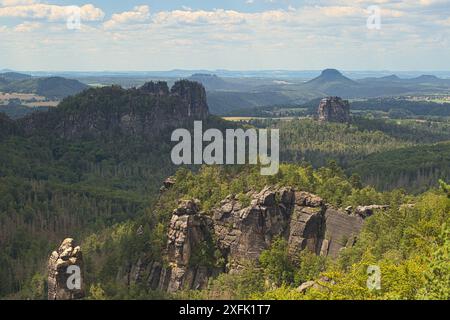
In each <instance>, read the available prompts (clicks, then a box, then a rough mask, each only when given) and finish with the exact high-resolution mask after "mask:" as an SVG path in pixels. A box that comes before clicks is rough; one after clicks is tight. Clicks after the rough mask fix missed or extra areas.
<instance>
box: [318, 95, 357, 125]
mask: <svg viewBox="0 0 450 320" xmlns="http://www.w3.org/2000/svg"><path fill="white" fill-rule="evenodd" d="M318 115H319V121H329V122H342V123H345V122H349V121H350V104H349V102H348V100H342V99H341V98H339V97H328V98H324V99H322V100H321V101H320V104H319V108H318Z"/></svg>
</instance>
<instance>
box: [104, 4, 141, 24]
mask: <svg viewBox="0 0 450 320" xmlns="http://www.w3.org/2000/svg"><path fill="white" fill-rule="evenodd" d="M149 18H150V8H149V6H146V5H143V6H136V7H134V9H133V10H132V11H125V12H122V13H115V14H113V15H112V17H111V19H110V20H108V21H106V22H105V23H104V24H103V26H104V27H105V28H106V29H114V28H118V27H121V26H124V25H127V24H134V23H142V22H145V21H147V20H148V19H149Z"/></svg>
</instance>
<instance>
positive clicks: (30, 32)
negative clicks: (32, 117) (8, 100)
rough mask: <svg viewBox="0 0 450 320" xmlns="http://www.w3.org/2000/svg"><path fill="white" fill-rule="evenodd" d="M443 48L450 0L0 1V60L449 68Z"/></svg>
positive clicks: (116, 65)
mask: <svg viewBox="0 0 450 320" xmlns="http://www.w3.org/2000/svg"><path fill="white" fill-rule="evenodd" d="M74 6H76V7H74ZM369 6H376V11H374V9H373V8H371V9H369ZM74 8H78V9H77V10H78V11H74ZM75 12H77V13H79V17H80V24H79V28H78V25H77V27H76V28H74V27H70V25H69V27H68V24H67V21H68V19H69V22H70V21H73V20H70V19H71V17H73V16H74V13H75ZM375 12H377V13H379V17H380V19H381V20H380V21H381V24H380V26H379V28H368V27H367V20H368V18H369V17H370V16H371V15H373V14H374V13H375ZM449 56H450V0H406V1H402V0H393V1H389V0H353V1H351V0H319V1H312V0H303V1H302V0H292V1H290V0H226V1H217V0H203V1H188V0H185V1H182V0H163V1H139V0H132V1H122V0H109V1H106V0H98V1H94V0H86V1H79V0H59V1H51V0H48V1H39V0H0V69H2V68H11V69H15V70H49V71H61V70H67V71H72V70H73V71H104V70H111V71H112V70H117V71H120V70H136V71H145V70H170V69H179V68H181V69H212V70H213V69H233V70H258V69H290V70H305V69H306V70H312V69H315V70H317V69H323V68H327V67H334V68H338V69H344V70H450V59H449V58H448V57H449Z"/></svg>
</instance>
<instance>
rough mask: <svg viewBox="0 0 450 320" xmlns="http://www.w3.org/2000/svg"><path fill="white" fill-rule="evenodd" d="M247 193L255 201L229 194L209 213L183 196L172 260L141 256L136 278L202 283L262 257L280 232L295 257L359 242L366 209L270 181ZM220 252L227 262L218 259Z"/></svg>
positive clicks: (174, 285) (164, 283) (171, 240)
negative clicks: (351, 209)
mask: <svg viewBox="0 0 450 320" xmlns="http://www.w3.org/2000/svg"><path fill="white" fill-rule="evenodd" d="M246 196H247V197H248V198H249V199H250V203H247V204H243V203H242V202H241V201H239V200H238V198H237V197H236V196H235V195H229V196H228V197H227V198H226V199H224V200H223V201H222V202H221V203H220V204H219V205H218V206H217V207H216V208H215V209H213V210H212V211H211V212H207V213H202V212H200V210H199V202H198V200H183V201H180V203H179V206H178V207H177V208H176V209H175V210H174V211H173V213H172V218H171V221H170V225H169V229H168V242H167V248H166V253H165V257H166V261H165V262H164V263H160V262H158V263H156V264H155V262H150V263H148V264H146V265H145V264H143V263H142V261H138V263H137V264H136V265H135V266H134V267H133V268H131V269H132V271H131V275H132V277H133V278H134V280H136V279H141V280H140V281H141V282H144V283H148V284H149V286H150V287H151V288H153V289H154V288H159V289H160V290H164V291H168V292H175V291H178V290H180V289H202V288H205V287H206V285H207V282H208V279H209V278H210V277H213V276H215V275H217V274H219V273H220V272H230V273H234V272H239V271H240V270H241V269H242V267H243V265H244V264H245V262H247V261H249V260H250V261H254V262H256V261H257V260H258V258H259V255H260V254H261V252H262V251H263V250H266V249H268V248H269V247H270V245H271V244H272V242H273V240H274V239H275V238H278V237H282V238H284V239H285V240H286V241H287V243H288V248H289V252H290V254H291V255H292V257H295V256H296V255H298V254H299V253H300V252H302V251H303V250H309V251H311V252H313V253H315V254H317V255H323V256H329V257H332V258H334V257H337V255H338V254H339V252H340V250H342V249H343V248H345V247H349V246H352V245H353V244H354V243H355V240H356V237H357V235H358V233H359V232H360V230H361V227H362V224H363V221H364V220H363V217H362V216H361V215H358V214H349V213H347V212H345V211H341V210H337V209H335V208H333V207H331V206H330V205H328V204H326V203H325V202H324V201H323V200H322V199H321V198H320V197H318V196H316V195H314V194H311V193H308V192H301V191H296V190H294V189H292V188H289V187H284V188H272V187H266V188H264V189H263V190H262V191H261V192H253V191H251V192H248V193H247V195H246ZM214 250H215V251H216V252H214ZM217 253H219V254H220V257H221V260H223V264H220V265H219V264H217V263H216V262H217V260H216V258H217V257H216V255H217ZM142 265H145V266H144V267H142ZM131 269H130V270H131ZM144 269H145V272H144V271H142V272H141V273H140V274H141V275H144V274H145V275H147V278H145V279H142V276H140V275H139V270H144ZM136 270H137V273H136Z"/></svg>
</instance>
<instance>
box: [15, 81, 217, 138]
mask: <svg viewBox="0 0 450 320" xmlns="http://www.w3.org/2000/svg"><path fill="white" fill-rule="evenodd" d="M208 114H209V111H208V104H207V101H206V92H205V89H204V87H203V86H202V85H201V84H199V83H197V82H191V81H187V80H181V81H177V82H176V83H175V84H174V85H173V87H172V88H171V89H170V90H169V88H168V86H167V83H165V82H156V83H154V82H149V83H146V84H144V85H143V86H142V87H141V88H139V89H135V88H132V89H123V88H121V87H119V86H111V87H103V88H91V89H89V90H86V91H83V92H82V93H80V94H78V95H76V96H74V97H69V98H67V99H65V100H63V101H62V102H61V103H60V105H59V106H58V108H55V109H52V110H50V111H48V112H42V113H36V114H32V115H30V116H27V117H25V118H23V119H20V121H19V122H18V123H19V125H20V127H21V128H22V129H23V131H24V134H25V135H27V136H28V135H33V134H34V133H35V132H39V133H48V134H52V135H57V136H59V137H62V138H66V139H72V138H90V137H99V136H101V137H105V136H106V137H111V136H142V137H145V138H149V137H155V136H158V135H161V134H162V133H164V132H167V131H170V130H172V129H174V128H178V127H180V126H186V124H191V125H192V121H193V120H206V118H207V117H208Z"/></svg>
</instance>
